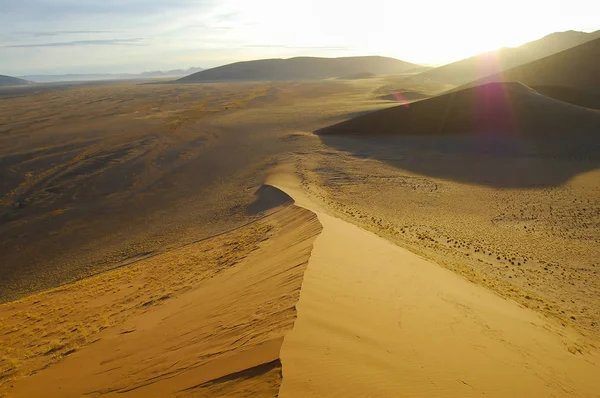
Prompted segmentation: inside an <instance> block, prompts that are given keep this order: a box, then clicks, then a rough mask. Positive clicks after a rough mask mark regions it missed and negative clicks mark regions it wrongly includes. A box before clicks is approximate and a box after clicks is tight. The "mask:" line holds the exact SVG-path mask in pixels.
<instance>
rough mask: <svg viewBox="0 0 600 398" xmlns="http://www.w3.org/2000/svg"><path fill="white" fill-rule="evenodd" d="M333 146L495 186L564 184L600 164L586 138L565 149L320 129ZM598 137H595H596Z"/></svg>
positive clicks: (431, 174) (411, 168)
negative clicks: (331, 132)
mask: <svg viewBox="0 0 600 398" xmlns="http://www.w3.org/2000/svg"><path fill="white" fill-rule="evenodd" d="M320 139H321V141H322V142H323V143H324V144H325V145H327V146H329V147H332V148H335V149H337V150H340V151H344V152H348V153H350V154H352V155H354V156H356V157H358V158H366V159H376V160H380V161H383V162H385V163H387V164H390V165H392V166H394V167H397V168H399V169H402V170H406V171H409V172H413V173H417V174H421V175H425V176H429V177H435V178H441V179H447V180H453V181H456V182H461V183H467V184H477V185H485V186H490V187H494V188H543V187H553V186H559V185H562V184H564V183H565V182H567V181H568V180H569V179H571V178H573V177H575V176H577V175H578V174H581V173H584V172H587V171H591V170H594V169H596V168H598V167H600V152H599V151H598V150H599V149H600V148H598V143H597V142H590V143H588V145H586V143H583V142H581V143H580V145H581V146H580V147H579V148H570V150H569V151H564V152H562V153H560V152H558V151H556V147H557V146H560V145H561V144H560V143H554V145H552V143H549V142H548V143H545V144H544V145H543V148H534V147H532V146H531V145H528V146H524V145H520V144H519V143H515V142H514V141H513V142H508V141H504V142H502V141H497V142H491V141H490V140H486V141H485V142H478V141H476V140H473V139H472V137H468V136H443V137H431V136H429V137H425V138H421V137H414V136H412V137H411V136H371V137H364V136H357V135H354V136H344V135H320ZM594 141H595V140H594Z"/></svg>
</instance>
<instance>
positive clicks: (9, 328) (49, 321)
mask: <svg viewBox="0 0 600 398" xmlns="http://www.w3.org/2000/svg"><path fill="white" fill-rule="evenodd" d="M276 191H277V190H276V189H275V188H273V187H269V192H270V193H271V194H273V193H275V192H276ZM281 193H282V194H283V192H281ZM284 195H285V194H284ZM260 200H261V199H259V201H260ZM263 207H264V209H265V210H270V211H271V212H270V214H269V215H267V216H266V217H264V218H262V219H260V220H258V221H256V222H253V223H250V224H247V225H245V226H243V227H241V228H238V229H236V230H233V231H230V232H228V233H226V234H221V235H217V236H213V237H211V238H209V239H206V240H202V241H199V242H195V243H192V244H189V245H184V246H181V247H179V248H175V249H173V250H170V251H167V252H165V253H161V254H157V255H155V256H150V257H148V258H146V259H142V260H141V261H139V262H137V263H136V264H134V265H132V266H130V267H123V268H121V269H118V270H114V271H111V272H107V273H104V274H100V275H98V276H96V277H92V278H90V279H84V280H81V281H79V282H76V283H74V284H69V285H65V286H62V287H60V288H59V289H54V290H51V291H48V292H44V293H41V294H38V295H34V296H30V297H27V298H25V299H23V300H21V301H18V302H13V303H10V304H3V305H0V318H2V319H3V321H5V322H3V323H2V324H0V336H2V338H4V339H10V341H11V347H12V349H11V351H10V355H7V356H3V357H0V396H5V394H7V393H8V396H10V397H61V398H62V397H81V396H100V395H102V396H105V395H106V396H116V395H119V396H125V397H179V398H181V397H232V396H233V397H273V396H276V395H277V391H278V390H279V386H280V383H281V377H282V376H281V372H282V367H281V362H280V360H279V355H280V350H281V344H282V341H283V337H284V336H285V334H286V333H287V332H289V331H290V330H291V328H292V326H293V323H294V321H295V319H296V307H295V306H296V304H297V302H298V299H299V294H300V287H301V285H302V281H303V276H304V271H305V269H306V266H307V262H308V259H309V257H310V254H311V251H312V245H313V242H314V240H315V239H316V237H317V235H318V234H319V233H320V232H321V225H320V224H319V221H318V220H317V218H316V216H315V214H314V213H312V212H311V211H309V210H305V209H302V208H299V207H297V206H294V205H290V204H288V205H283V206H277V207H274V208H273V207H270V206H269V203H265V204H263ZM40 303H43V304H40ZM75 303H76V304H75ZM73 304H75V305H74V306H73ZM41 324H43V326H41ZM73 325H77V327H75V328H74V326H73ZM40 327H42V329H43V330H44V332H45V335H44V336H43V337H40V334H38V333H36V332H29V331H30V330H40V329H37V328H40ZM17 328H18V330H20V331H23V333H20V334H15V333H14V330H15V329H17ZM80 330H81V333H80V332H79V331H80ZM25 331H26V332H25ZM83 333H85V334H83Z"/></svg>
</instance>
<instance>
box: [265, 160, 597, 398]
mask: <svg viewBox="0 0 600 398" xmlns="http://www.w3.org/2000/svg"><path fill="white" fill-rule="evenodd" d="M291 171H293V170H291ZM291 171H290V169H289V168H288V169H282V170H280V171H278V172H276V173H274V174H273V175H272V176H271V177H270V179H269V180H268V183H270V184H273V185H275V186H277V187H280V188H281V189H282V190H284V191H286V192H288V193H289V194H290V195H291V196H292V197H293V198H294V199H295V200H296V203H297V204H298V205H299V206H302V207H306V208H308V209H310V210H312V211H313V212H315V213H316V214H317V217H318V219H319V221H320V223H321V224H322V225H323V231H322V232H321V234H320V235H319V236H318V237H317V239H316V241H315V244H314V249H313V252H312V255H311V258H310V260H309V263H308V269H307V271H306V273H305V278H304V282H303V285H302V290H301V294H300V302H299V304H298V319H297V320H296V322H295V325H294V328H293V330H292V332H291V333H289V334H288V335H286V337H285V339H284V343H283V347H282V353H281V358H282V364H283V383H282V386H281V390H280V394H279V396H281V397H284V398H285V397H313V396H314V397H325V396H327V397H350V396H351V397H365V396H377V397H388V396H389V397H448V396H461V397H471V396H473V397H474V396H481V395H485V396H492V397H507V396H510V397H533V396H536V397H545V396H548V397H549V396H561V397H593V396H597V392H598V391H597V388H596V386H597V383H596V375H597V374H598V371H599V370H600V369H598V359H600V358H599V357H598V356H597V353H596V352H595V351H589V347H586V346H585V344H583V343H581V342H580V341H579V340H578V334H577V333H575V332H574V331H572V330H565V329H564V328H563V327H561V326H560V325H559V324H557V323H554V322H552V321H549V320H548V319H545V318H544V317H542V316H540V315H538V314H536V313H535V312H533V311H531V310H527V309H525V308H523V307H521V306H519V305H517V304H516V303H514V302H512V301H507V300H504V299H502V298H500V297H498V296H496V295H494V294H492V293H491V292H489V291H488V290H486V289H484V288H482V287H479V286H477V285H474V284H472V283H470V282H468V281H466V280H465V279H462V278H461V277H459V276H457V275H455V274H453V273H451V272H449V271H447V270H444V269H442V268H440V267H439V266H436V265H435V264H432V263H430V262H428V261H426V260H424V259H423V258H421V257H418V256H416V255H415V254H413V253H411V252H409V251H406V250H404V249H401V248H399V247H397V246H395V245H393V244H391V243H389V242H388V241H386V240H384V239H381V238H379V237H377V236H375V235H374V234H372V233H369V232H366V231H364V230H361V229H360V228H358V227H356V226H354V225H351V224H349V223H346V222H344V221H341V220H339V219H336V218H334V217H332V216H330V215H328V214H327V212H326V211H325V210H324V209H323V208H322V207H321V206H320V205H319V204H317V203H315V202H314V201H312V199H310V198H309V197H308V196H306V195H305V194H304V192H303V190H302V188H300V185H299V179H298V177H296V176H295V175H294V174H293V173H292V172H291ZM572 352H576V353H577V355H574V354H573V353H572Z"/></svg>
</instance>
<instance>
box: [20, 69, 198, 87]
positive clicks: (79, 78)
mask: <svg viewBox="0 0 600 398" xmlns="http://www.w3.org/2000/svg"><path fill="white" fill-rule="evenodd" d="M202 70H204V69H202V68H198V67H192V68H189V69H173V70H169V71H151V72H143V73H137V74H136V73H90V74H66V75H26V76H20V77H22V78H23V79H27V80H30V81H32V82H35V83H52V82H83V81H98V80H127V79H159V78H176V77H181V76H187V75H189V74H192V73H196V72H200V71H202Z"/></svg>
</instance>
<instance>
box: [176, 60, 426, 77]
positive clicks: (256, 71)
mask: <svg viewBox="0 0 600 398" xmlns="http://www.w3.org/2000/svg"><path fill="white" fill-rule="evenodd" d="M416 66H418V65H415V64H412V63H410V62H404V61H400V60H397V59H394V58H386V57H344V58H316V57H297V58H289V59H262V60H256V61H247V62H236V63H233V64H229V65H224V66H220V67H217V68H212V69H208V70H204V71H201V72H198V73H194V74H193V75H190V76H186V77H184V78H181V79H179V80H177V82H180V83H194V82H206V81H236V80H294V79H328V78H334V77H341V76H349V75H354V74H358V73H370V74H374V75H385V74H395V73H402V72H404V71H406V70H409V69H413V68H415V67H416Z"/></svg>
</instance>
